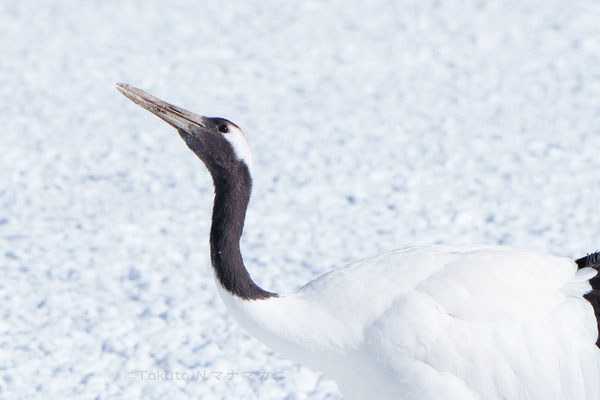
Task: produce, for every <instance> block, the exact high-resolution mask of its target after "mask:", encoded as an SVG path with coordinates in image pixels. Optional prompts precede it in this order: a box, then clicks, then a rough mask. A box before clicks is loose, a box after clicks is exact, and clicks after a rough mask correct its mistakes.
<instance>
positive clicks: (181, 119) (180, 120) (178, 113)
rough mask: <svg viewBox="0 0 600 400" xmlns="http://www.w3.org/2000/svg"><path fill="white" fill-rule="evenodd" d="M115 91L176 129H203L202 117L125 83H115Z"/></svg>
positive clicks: (188, 130) (187, 130)
mask: <svg viewBox="0 0 600 400" xmlns="http://www.w3.org/2000/svg"><path fill="white" fill-rule="evenodd" d="M117 90H118V91H119V92H121V93H122V94H123V96H125V97H127V98H128V99H129V100H131V101H133V102H134V103H135V104H137V105H138V106H140V107H142V108H144V109H146V110H148V111H150V112H151V113H152V114H154V115H156V116H157V117H159V118H160V119H162V120H164V121H165V122H167V123H168V124H169V125H171V126H173V127H174V128H176V129H183V130H184V131H186V132H190V131H192V128H193V127H196V128H197V127H200V128H205V124H204V117H202V116H200V115H196V114H194V113H191V112H189V111H187V110H184V109H183V108H180V107H177V106H174V105H172V104H169V103H167V102H165V101H162V100H161V99H159V98H157V97H154V96H152V95H151V94H149V93H146V92H144V91H143V90H140V89H138V88H135V87H133V86H131V85H128V84H126V83H117Z"/></svg>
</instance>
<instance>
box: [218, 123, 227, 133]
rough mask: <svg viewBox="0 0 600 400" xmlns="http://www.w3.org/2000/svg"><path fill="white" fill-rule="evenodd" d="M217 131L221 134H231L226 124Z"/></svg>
mask: <svg viewBox="0 0 600 400" xmlns="http://www.w3.org/2000/svg"><path fill="white" fill-rule="evenodd" d="M217 129H218V130H219V132H221V133H227V132H229V127H228V126H227V125H226V124H221V125H219V126H218V127H217Z"/></svg>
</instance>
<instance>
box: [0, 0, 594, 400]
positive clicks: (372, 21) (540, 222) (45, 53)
mask: <svg viewBox="0 0 600 400" xmlns="http://www.w3.org/2000/svg"><path fill="white" fill-rule="evenodd" d="M598 20H600V2H598V1H573V2H564V1H541V0H540V1H525V2H521V1H504V2H500V1H496V2H486V1H452V2H446V1H437V0H431V1H429V0H426V1H422V0H415V1H395V2H394V1H387V2H384V1H354V2H352V1H341V0H340V1H329V2H324V1H294V2H292V1H289V2H283V1H277V0H272V1H261V2H250V1H227V2H223V1H202V2H188V1H183V0H181V1H170V2H161V1H147V2H122V1H116V0H110V1H96V2H91V1H90V2H81V1H60V2H35V1H33V2H28V1H21V2H16V1H2V2H0V116H1V121H2V129H1V133H0V135H1V136H0V138H1V140H0V177H1V180H0V204H1V208H0V316H1V317H0V398H2V399H94V398H95V399H128V400H129V399H138V398H139V399H175V400H177V399H192V398H205V399H218V398H227V399H234V398H240V399H242V398H244V399H245V398H248V399H250V398H261V399H271V398H272V399H282V398H285V399H306V398H310V399H339V398H340V395H339V393H338V391H337V388H336V387H335V384H334V383H333V382H332V381H330V380H329V379H328V378H326V377H325V376H323V375H321V374H319V373H316V372H313V371H310V370H308V369H305V368H302V367H300V366H298V365H296V364H294V363H292V362H290V361H288V360H284V359H282V358H280V357H279V356H278V355H276V354H274V353H273V352H271V351H270V350H269V349H268V348H266V347H265V346H263V345H261V344H260V343H258V342H256V341H255V340H254V339H252V338H250V337H249V336H247V335H246V334H245V333H244V332H243V331H242V330H241V328H240V327H238V326H237V324H236V323H235V322H234V321H233V320H232V319H231V318H230V317H229V316H228V315H227V314H226V312H225V308H224V306H223V305H222V304H221V302H220V299H219V298H218V295H217V292H216V290H215V288H214V282H213V280H212V274H211V270H210V266H209V258H208V251H207V245H208V228H209V219H210V212H211V206H212V187H211V182H210V179H209V176H208V174H207V172H206V171H205V170H204V167H203V166H202V165H201V163H200V162H199V161H198V160H197V159H196V158H195V156H194V155H193V154H192V153H191V152H190V151H189V150H188V149H187V148H186V146H185V145H184V144H183V143H182V142H181V140H180V139H179V138H178V136H177V134H176V133H175V131H174V130H173V129H172V128H170V127H169V126H167V125H166V124H165V123H163V122H162V121H160V120H159V119H157V118H156V117H154V116H152V115H151V114H150V113H147V112H145V111H143V110H141V109H139V108H138V107H136V106H135V105H133V104H131V103H130V102H129V101H128V100H126V99H125V98H124V97H123V96H121V95H120V94H119V93H118V92H117V91H116V90H115V89H114V83H115V82H119V81H122V82H127V83H131V84H133V85H135V86H138V87H140V88H142V89H145V90H147V91H149V92H150V93H152V94H154V95H156V96H159V97H161V98H163V99H165V100H167V101H170V102H172V103H174V104H177V105H180V106H183V107H184V108H187V109H189V110H192V111H195V112H197V113H202V114H205V115H212V116H223V117H226V118H229V119H231V120H233V121H234V122H236V123H237V124H239V125H240V126H241V127H242V128H243V129H244V131H245V132H246V135H247V137H248V139H249V141H250V143H251V145H252V146H253V149H254V152H255V162H256V166H255V187H254V197H253V200H252V201H251V204H250V209H249V212H248V220H247V225H246V232H245V236H244V239H243V249H244V251H245V257H246V260H247V265H248V267H249V269H250V270H251V273H252V274H253V276H254V278H255V280H256V281H257V282H258V283H259V284H260V285H261V286H263V287H264V288H266V289H270V290H275V291H278V292H286V291H291V290H294V289H295V288H297V287H299V286H300V285H302V284H304V283H305V282H307V281H308V280H310V279H311V278H313V277H315V276H317V275H318V274H321V273H323V272H325V271H328V270H329V269H331V268H333V267H335V266H338V265H342V264H344V263H346V262H348V261H350V260H353V259H355V258H360V257H365V256H368V255H373V254H376V253H378V252H382V251H385V250H390V249H394V248H401V247H406V246H410V245H414V244H430V243H448V244H452V243H491V244H494V243H495V244H504V245H509V246H515V247H523V248H527V249H535V250H541V251H546V252H550V253H552V254H556V255H564V256H571V257H576V256H581V255H585V254H586V253H587V252H590V251H593V250H596V249H598V247H600V235H599V233H600V213H599V212H598V210H599V205H598V201H599V199H600V151H599V150H600V25H599V24H598Z"/></svg>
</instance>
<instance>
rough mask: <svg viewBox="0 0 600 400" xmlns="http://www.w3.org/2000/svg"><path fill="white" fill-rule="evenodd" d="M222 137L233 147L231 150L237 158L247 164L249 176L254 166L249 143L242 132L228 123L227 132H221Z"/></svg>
mask: <svg viewBox="0 0 600 400" xmlns="http://www.w3.org/2000/svg"><path fill="white" fill-rule="evenodd" d="M223 137H224V138H225V139H227V141H228V142H229V143H230V144H231V147H233V152H234V153H235V156H236V157H237V158H238V160H241V161H243V162H244V163H245V164H246V165H247V166H248V170H249V171H250V176H252V167H253V166H254V162H253V160H252V151H250V145H249V144H248V142H247V141H246V138H245V137H244V133H243V132H242V131H241V130H240V129H239V128H236V127H235V126H232V125H229V133H225V134H223Z"/></svg>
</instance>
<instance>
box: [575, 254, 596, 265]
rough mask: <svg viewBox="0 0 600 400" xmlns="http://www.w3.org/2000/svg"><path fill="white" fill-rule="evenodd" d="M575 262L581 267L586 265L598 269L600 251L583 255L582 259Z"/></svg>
mask: <svg viewBox="0 0 600 400" xmlns="http://www.w3.org/2000/svg"><path fill="white" fill-rule="evenodd" d="M575 262H576V263H577V266H578V267H579V268H580V269H581V268H586V267H590V268H596V269H598V268H600V251H596V252H594V253H591V254H588V255H587V256H585V257H581V258H580V259H577V260H575Z"/></svg>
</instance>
